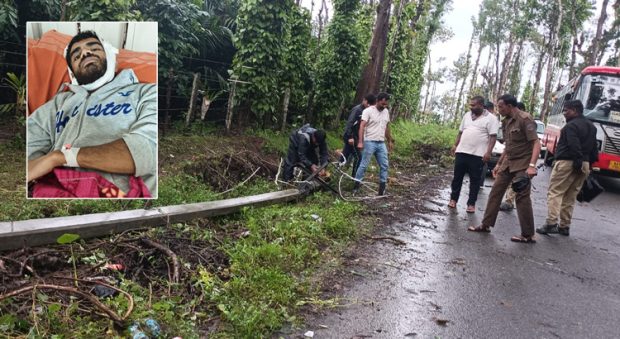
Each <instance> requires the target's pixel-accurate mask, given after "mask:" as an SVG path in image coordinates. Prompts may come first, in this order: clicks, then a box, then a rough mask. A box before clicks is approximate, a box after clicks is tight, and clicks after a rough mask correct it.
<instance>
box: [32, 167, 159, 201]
mask: <svg viewBox="0 0 620 339" xmlns="http://www.w3.org/2000/svg"><path fill="white" fill-rule="evenodd" d="M129 186H130V188H129V191H128V192H122V191H121V190H120V189H119V188H118V187H116V185H114V184H113V183H111V182H109V181H108V180H106V179H105V178H104V177H102V176H101V175H99V174H97V173H95V172H82V171H76V170H74V169H70V168H64V167H58V168H55V169H54V171H52V172H51V173H49V174H48V175H46V176H44V177H42V178H41V179H39V180H38V181H37V183H35V185H34V188H33V194H32V196H33V197H34V198H151V193H150V192H149V190H148V188H147V187H146V185H145V184H144V181H142V178H137V177H135V176H130V177H129Z"/></svg>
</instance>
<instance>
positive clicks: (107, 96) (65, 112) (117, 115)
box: [27, 69, 157, 198]
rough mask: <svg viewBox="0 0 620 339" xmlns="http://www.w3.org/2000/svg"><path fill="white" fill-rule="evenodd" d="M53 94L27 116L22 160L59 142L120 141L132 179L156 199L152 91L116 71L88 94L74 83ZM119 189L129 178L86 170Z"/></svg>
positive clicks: (154, 102) (58, 145)
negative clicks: (128, 156)
mask: <svg viewBox="0 0 620 339" xmlns="http://www.w3.org/2000/svg"><path fill="white" fill-rule="evenodd" d="M65 86H68V88H69V91H67V92H61V93H58V94H56V96H54V98H52V100H50V101H48V102H47V103H45V104H44V105H43V106H41V107H39V108H38V109H37V110H36V111H35V112H34V113H33V114H32V115H31V116H30V117H29V118H28V135H27V138H28V160H33V159H36V158H38V157H41V156H43V155H45V154H48V153H50V152H52V151H54V150H60V149H61V148H62V146H63V145H64V144H71V146H72V147H86V146H98V145H103V144H107V143H110V142H112V141H114V140H117V139H121V138H122V139H123V140H124V141H125V143H126V144H127V147H128V148H129V151H130V152H131V156H132V157H133V160H134V163H135V166H136V173H135V176H136V177H141V178H142V180H144V183H145V184H146V186H147V187H148V189H149V191H150V193H151V195H152V197H153V198H157V88H156V85H155V84H141V83H139V82H138V78H137V77H136V75H135V74H134V72H133V70H131V69H126V70H123V71H121V72H120V73H119V74H118V75H117V76H116V77H114V79H113V80H112V81H110V82H109V83H107V84H105V85H103V86H101V87H100V88H99V89H97V90H95V91H93V92H92V93H88V91H86V90H85V89H84V88H82V87H81V86H78V85H71V84H65ZM76 169H77V170H82V171H92V172H96V173H99V174H100V175H101V176H103V177H104V178H106V179H107V180H108V181H110V182H112V183H113V184H115V185H116V186H117V187H118V188H120V189H121V190H122V191H124V192H127V191H128V190H129V176H128V175H125V174H112V173H107V172H101V171H96V170H92V169H80V168H76Z"/></svg>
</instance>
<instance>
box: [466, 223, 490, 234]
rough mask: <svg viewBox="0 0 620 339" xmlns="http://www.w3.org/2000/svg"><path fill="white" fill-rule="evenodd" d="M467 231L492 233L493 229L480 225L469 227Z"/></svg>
mask: <svg viewBox="0 0 620 339" xmlns="http://www.w3.org/2000/svg"><path fill="white" fill-rule="evenodd" d="M467 230H468V231H470V232H480V233H491V228H490V227H484V226H482V225H480V226H469V227H467Z"/></svg>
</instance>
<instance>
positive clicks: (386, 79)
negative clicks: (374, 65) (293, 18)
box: [383, 0, 409, 92]
mask: <svg viewBox="0 0 620 339" xmlns="http://www.w3.org/2000/svg"><path fill="white" fill-rule="evenodd" d="M407 3H409V0H399V1H398V7H397V8H396V13H395V18H394V19H395V23H394V25H395V27H394V32H393V34H392V41H390V51H389V53H388V56H387V60H386V63H385V64H386V67H387V69H386V70H385V74H384V75H383V88H384V90H385V91H386V92H389V91H390V87H389V86H390V73H392V69H393V68H394V53H395V52H396V47H398V46H397V45H396V44H397V43H398V35H399V32H400V29H401V26H402V25H401V23H402V13H403V8H404V7H405V5H406V4H407Z"/></svg>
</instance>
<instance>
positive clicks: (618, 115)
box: [584, 76, 620, 123]
mask: <svg viewBox="0 0 620 339" xmlns="http://www.w3.org/2000/svg"><path fill="white" fill-rule="evenodd" d="M584 115H585V116H587V117H588V118H590V119H596V120H602V121H611V122H617V123H620V79H618V78H615V77H607V76H598V77H596V78H595V79H593V81H592V82H591V86H590V91H589V94H588V98H587V100H586V102H585V107H584Z"/></svg>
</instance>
